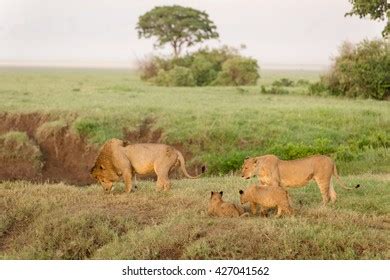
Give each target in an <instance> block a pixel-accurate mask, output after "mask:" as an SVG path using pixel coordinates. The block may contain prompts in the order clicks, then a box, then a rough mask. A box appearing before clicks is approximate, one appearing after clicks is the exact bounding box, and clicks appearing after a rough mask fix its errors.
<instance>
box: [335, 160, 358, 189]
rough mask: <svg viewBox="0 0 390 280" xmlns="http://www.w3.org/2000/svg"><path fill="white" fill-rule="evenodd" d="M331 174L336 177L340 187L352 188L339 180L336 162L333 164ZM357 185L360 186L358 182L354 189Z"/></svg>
mask: <svg viewBox="0 0 390 280" xmlns="http://www.w3.org/2000/svg"><path fill="white" fill-rule="evenodd" d="M333 175H334V176H335V177H336V179H337V181H338V182H339V183H340V186H341V187H343V188H344V189H346V190H353V188H350V187H347V185H346V184H345V183H344V182H343V181H342V180H341V178H340V176H339V174H338V173H337V169H336V164H334V165H333ZM358 187H360V185H359V184H357V185H356V186H355V189H357V188H358Z"/></svg>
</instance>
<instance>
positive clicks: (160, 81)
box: [139, 46, 260, 86]
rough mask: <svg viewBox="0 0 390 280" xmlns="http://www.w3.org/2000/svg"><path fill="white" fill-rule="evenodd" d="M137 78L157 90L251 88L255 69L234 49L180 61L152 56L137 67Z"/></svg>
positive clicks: (254, 63)
mask: <svg viewBox="0 0 390 280" xmlns="http://www.w3.org/2000/svg"><path fill="white" fill-rule="evenodd" d="M139 68H140V71H141V78H142V79H143V80H145V81H149V82H151V83H153V84H155V85H159V86H216V85H224V86H242V85H255V84H256V83H257V80H258V78H259V77H260V75H259V66H258V64H257V61H256V60H255V59H253V58H249V57H244V56H242V55H240V54H239V52H238V50H237V49H234V48H229V47H226V46H225V47H222V48H219V49H211V50H210V49H208V48H205V49H201V50H198V51H196V52H193V53H190V54H187V55H185V56H182V57H173V58H162V57H158V56H154V57H152V58H149V59H147V60H144V61H141V62H140V64H139Z"/></svg>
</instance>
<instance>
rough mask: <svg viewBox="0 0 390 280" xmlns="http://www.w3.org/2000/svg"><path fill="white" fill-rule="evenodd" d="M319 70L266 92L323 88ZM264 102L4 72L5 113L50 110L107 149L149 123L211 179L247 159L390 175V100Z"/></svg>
mask: <svg viewBox="0 0 390 280" xmlns="http://www.w3.org/2000/svg"><path fill="white" fill-rule="evenodd" d="M318 75H319V72H315V71H314V72H312V71H275V70H268V71H263V72H262V77H263V78H262V79H260V84H264V85H270V84H271V83H272V81H274V80H275V79H280V78H281V77H286V78H289V79H291V80H294V81H297V80H299V79H307V80H310V81H315V80H316V79H318ZM305 90H306V89H305V88H304V87H294V88H289V91H290V92H291V93H290V94H287V95H272V94H261V93H260V86H249V87H239V88H235V87H203V88H179V87H174V88H167V87H156V86H151V85H148V84H146V83H144V82H142V81H140V80H139V78H138V76H137V74H136V73H135V72H131V71H126V70H80V69H78V70H75V69H73V70H72V69H57V70H53V69H38V70H37V69H0V95H1V97H2V100H4V102H1V103H0V112H9V113H28V112H41V113H47V114H51V115H52V116H54V117H56V118H59V119H60V120H59V122H57V124H58V123H60V124H61V123H65V124H68V123H69V124H70V125H71V127H72V129H73V130H74V131H76V132H77V133H79V134H81V135H83V136H86V137H87V138H88V139H89V141H90V142H92V143H96V144H98V145H100V144H102V143H103V142H104V141H106V140H107V139H109V138H112V137H117V138H122V137H123V131H124V129H126V130H129V131H132V130H137V128H138V125H139V124H140V123H142V121H143V120H145V119H152V120H154V122H153V123H152V128H151V129H152V130H153V129H162V131H163V133H162V136H161V139H160V140H161V141H163V142H165V143H168V144H177V143H180V144H181V145H182V146H183V147H184V148H185V149H187V150H188V151H190V152H191V153H192V154H193V155H194V158H193V159H192V162H202V163H206V164H207V165H208V167H209V172H210V173H211V174H226V173H227V172H230V171H233V170H237V169H238V168H239V166H240V164H241V162H242V160H243V159H244V158H245V157H246V156H255V155H261V154H265V153H274V154H276V155H278V156H279V157H281V158H283V159H293V158H297V157H302V156H306V155H310V154H316V153H322V154H328V155H330V156H332V157H333V158H334V159H335V160H336V161H337V164H338V166H339V170H340V172H341V173H342V174H359V173H361V172H373V173H378V172H379V173H381V172H387V171H388V170H390V156H389V152H388V148H389V145H390V105H389V103H388V102H379V101H374V100H361V99H343V98H335V97H317V96H307V95H305V94H304V93H305Z"/></svg>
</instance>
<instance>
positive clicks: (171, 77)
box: [154, 66, 195, 87]
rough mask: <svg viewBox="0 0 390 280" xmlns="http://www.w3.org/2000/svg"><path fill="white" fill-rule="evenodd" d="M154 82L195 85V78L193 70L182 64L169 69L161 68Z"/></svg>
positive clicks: (183, 85)
mask: <svg viewBox="0 0 390 280" xmlns="http://www.w3.org/2000/svg"><path fill="white" fill-rule="evenodd" d="M154 82H155V83H156V85H159V86H178V87H190V86H195V79H194V76H193V75H192V72H191V70H190V69H189V68H186V67H182V66H174V67H173V69H171V70H169V71H165V70H160V71H159V72H158V75H157V77H156V78H155V79H154Z"/></svg>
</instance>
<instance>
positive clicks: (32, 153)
mask: <svg viewBox="0 0 390 280" xmlns="http://www.w3.org/2000/svg"><path fill="white" fill-rule="evenodd" d="M42 166H43V163H42V153H41V151H40V149H39V147H38V146H37V144H36V143H35V142H34V141H32V140H31V139H29V137H28V136H27V134H26V133H25V132H19V131H10V132H7V133H5V134H3V135H1V136H0V179H1V178H8V179H11V180H18V179H29V180H34V179H37V178H39V177H40V176H41V171H42Z"/></svg>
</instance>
